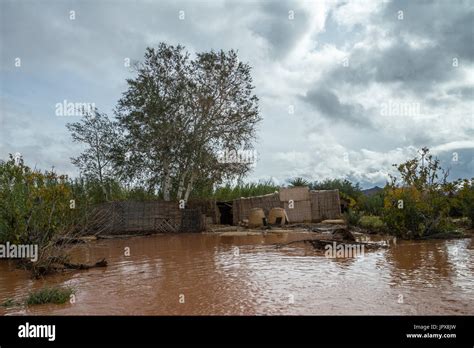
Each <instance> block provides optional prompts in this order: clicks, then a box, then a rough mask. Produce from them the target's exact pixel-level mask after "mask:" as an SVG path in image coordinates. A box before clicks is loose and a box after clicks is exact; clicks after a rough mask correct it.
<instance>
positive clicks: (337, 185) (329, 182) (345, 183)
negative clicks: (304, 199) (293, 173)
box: [310, 179, 363, 201]
mask: <svg viewBox="0 0 474 348" xmlns="http://www.w3.org/2000/svg"><path fill="white" fill-rule="evenodd" d="M310 189H311V190H336V189H337V190H339V192H340V193H342V194H344V195H346V196H347V197H348V198H352V199H354V200H355V201H359V199H361V197H362V195H363V194H362V190H361V188H360V185H359V183H356V184H353V183H352V182H350V181H349V180H347V179H344V180H342V179H326V180H324V181H315V182H314V183H313V184H311V185H310Z"/></svg>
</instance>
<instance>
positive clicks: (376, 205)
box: [357, 191, 384, 216]
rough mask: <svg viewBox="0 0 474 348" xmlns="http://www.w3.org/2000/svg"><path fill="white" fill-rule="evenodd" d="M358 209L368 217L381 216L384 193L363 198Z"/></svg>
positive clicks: (360, 199) (358, 204)
mask: <svg viewBox="0 0 474 348" xmlns="http://www.w3.org/2000/svg"><path fill="white" fill-rule="evenodd" d="M357 208H358V209H359V210H361V211H363V212H364V213H365V214H368V215H377V216H380V215H382V213H383V208H384V192H383V191H381V192H379V193H375V194H373V195H370V196H365V195H363V196H361V197H360V198H359V202H358V203H357Z"/></svg>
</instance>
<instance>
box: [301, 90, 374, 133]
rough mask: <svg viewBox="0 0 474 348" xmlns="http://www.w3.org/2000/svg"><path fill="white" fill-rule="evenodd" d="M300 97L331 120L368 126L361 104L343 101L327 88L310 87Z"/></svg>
mask: <svg viewBox="0 0 474 348" xmlns="http://www.w3.org/2000/svg"><path fill="white" fill-rule="evenodd" d="M302 99H303V100H304V101H306V102H307V103H309V104H310V105H312V106H314V107H315V108H317V109H318V110H319V111H320V112H321V114H322V115H323V116H324V117H327V118H329V119H330V120H332V121H344V122H349V123H352V124H354V125H358V126H370V122H369V120H367V119H366V118H365V117H364V115H365V110H364V107H363V106H362V105H360V104H348V103H343V102H341V100H340V99H339V97H338V96H337V95H336V94H335V93H334V92H333V91H331V90H329V89H326V88H316V89H312V90H310V91H308V92H307V94H306V96H304V97H302Z"/></svg>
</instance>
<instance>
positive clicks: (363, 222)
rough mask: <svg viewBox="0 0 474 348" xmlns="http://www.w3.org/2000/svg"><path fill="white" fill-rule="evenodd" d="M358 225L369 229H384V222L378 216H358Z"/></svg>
mask: <svg viewBox="0 0 474 348" xmlns="http://www.w3.org/2000/svg"><path fill="white" fill-rule="evenodd" d="M358 225H359V226H360V227H362V228H365V229H367V230H370V231H378V232H381V231H383V230H385V224H384V222H383V221H382V219H381V218H380V217H379V216H373V215H364V216H362V217H361V218H360V220H359V224H358Z"/></svg>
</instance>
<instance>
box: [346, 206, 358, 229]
mask: <svg viewBox="0 0 474 348" xmlns="http://www.w3.org/2000/svg"><path fill="white" fill-rule="evenodd" d="M361 217H362V213H361V212H359V211H357V210H353V209H349V210H348V211H347V213H345V214H344V219H345V220H346V222H347V224H348V225H350V226H357V225H358V224H359V221H360V219H361Z"/></svg>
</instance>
